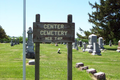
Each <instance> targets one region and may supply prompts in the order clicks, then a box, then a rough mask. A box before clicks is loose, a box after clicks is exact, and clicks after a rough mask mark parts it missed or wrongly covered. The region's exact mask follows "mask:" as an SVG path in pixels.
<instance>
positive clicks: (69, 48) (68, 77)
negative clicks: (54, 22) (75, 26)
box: [67, 15, 72, 80]
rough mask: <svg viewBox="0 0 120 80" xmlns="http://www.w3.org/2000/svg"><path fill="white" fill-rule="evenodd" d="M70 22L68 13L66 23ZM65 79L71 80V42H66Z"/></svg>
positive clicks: (70, 17) (70, 18)
mask: <svg viewBox="0 0 120 80" xmlns="http://www.w3.org/2000/svg"><path fill="white" fill-rule="evenodd" d="M69 23H70V24H72V15H68V24H69ZM67 47H68V49H67V54H68V57H67V61H68V62H67V80H72V42H68V44H67Z"/></svg>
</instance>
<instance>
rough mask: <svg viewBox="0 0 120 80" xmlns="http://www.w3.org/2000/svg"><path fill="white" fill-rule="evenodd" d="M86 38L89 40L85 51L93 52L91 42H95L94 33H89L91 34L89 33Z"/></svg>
mask: <svg viewBox="0 0 120 80" xmlns="http://www.w3.org/2000/svg"><path fill="white" fill-rule="evenodd" d="M88 39H89V42H88V43H89V44H88V45H87V48H86V50H85V51H88V52H89V53H92V52H93V43H94V42H95V43H97V36H96V35H94V34H91V35H89V37H88Z"/></svg>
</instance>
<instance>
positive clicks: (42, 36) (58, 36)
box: [33, 22, 75, 42]
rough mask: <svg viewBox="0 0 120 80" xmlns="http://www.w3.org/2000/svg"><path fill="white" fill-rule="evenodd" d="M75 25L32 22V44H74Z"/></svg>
mask: <svg viewBox="0 0 120 80" xmlns="http://www.w3.org/2000/svg"><path fill="white" fill-rule="evenodd" d="M74 28H75V23H55V22H34V23H33V33H34V34H33V41H34V42H74V35H75V32H74V31H75V29H74Z"/></svg>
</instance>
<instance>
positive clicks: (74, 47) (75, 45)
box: [72, 39, 78, 50]
mask: <svg viewBox="0 0 120 80" xmlns="http://www.w3.org/2000/svg"><path fill="white" fill-rule="evenodd" d="M72 45H73V49H76V50H78V46H77V39H75V42H74V43H73V44H72Z"/></svg>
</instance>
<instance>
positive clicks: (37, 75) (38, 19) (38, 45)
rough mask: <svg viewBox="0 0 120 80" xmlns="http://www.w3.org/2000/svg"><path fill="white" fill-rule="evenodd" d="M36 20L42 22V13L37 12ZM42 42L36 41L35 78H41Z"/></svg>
mask: <svg viewBox="0 0 120 80" xmlns="http://www.w3.org/2000/svg"><path fill="white" fill-rule="evenodd" d="M36 22H40V15H39V14H36ZM39 54H40V43H35V80H39V59H40V57H39Z"/></svg>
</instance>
